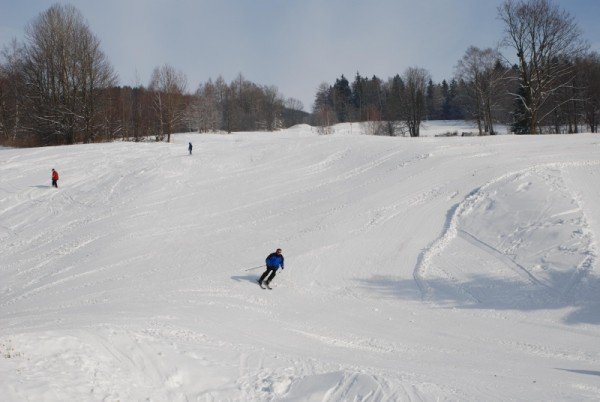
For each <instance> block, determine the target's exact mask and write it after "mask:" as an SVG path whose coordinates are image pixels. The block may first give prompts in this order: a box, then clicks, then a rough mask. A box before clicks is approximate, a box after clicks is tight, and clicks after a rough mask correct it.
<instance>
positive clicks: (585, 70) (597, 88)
mask: <svg viewBox="0 0 600 402" xmlns="http://www.w3.org/2000/svg"><path fill="white" fill-rule="evenodd" d="M577 68H578V71H579V75H580V76H581V80H582V84H583V89H582V98H583V116H584V120H585V122H586V123H587V125H588V126H589V127H590V130H591V132H592V133H597V132H598V125H599V124H600V55H599V54H598V53H591V54H589V55H587V56H586V57H584V58H583V59H581V60H579V61H578V63H577Z"/></svg>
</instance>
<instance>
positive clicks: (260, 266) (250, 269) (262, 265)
mask: <svg viewBox="0 0 600 402" xmlns="http://www.w3.org/2000/svg"><path fill="white" fill-rule="evenodd" d="M262 267H264V264H261V265H259V266H258V267H252V268H248V269H245V270H244V271H252V270H253V269H258V268H262Z"/></svg>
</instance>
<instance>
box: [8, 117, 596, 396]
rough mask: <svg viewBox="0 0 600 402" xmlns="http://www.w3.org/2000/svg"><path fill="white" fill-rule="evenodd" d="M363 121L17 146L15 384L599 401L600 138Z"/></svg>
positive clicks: (116, 390)
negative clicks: (431, 133)
mask: <svg viewBox="0 0 600 402" xmlns="http://www.w3.org/2000/svg"><path fill="white" fill-rule="evenodd" d="M357 134H359V133H353V135H348V134H334V135H328V136H318V135H317V134H316V132H314V130H312V129H311V128H310V127H308V126H297V127H294V128H292V129H289V130H287V131H282V132H278V133H239V134H233V135H176V136H174V142H173V143H171V144H165V143H144V144H135V143H112V144H93V145H76V146H69V147H49V148H36V149H18V150H16V149H8V150H2V151H0V275H1V278H2V281H1V282H0V395H2V396H3V397H2V400H7V401H12V400H53V401H65V400H121V401H129V400H146V399H149V400H155V401H163V400H175V401H178V400H202V401H207V400H208V401H210V400H214V401H224V400H236V401H238V400H239V401H248V400H292V401H301V400H302V401H304V400H309V401H322V400H326V401H338V400H349V401H361V400H409V401H412V400H419V401H420V400H427V401H428V400H474V401H475V400H477V401H481V400H510V399H513V400H597V399H599V398H600V385H599V383H598V378H599V376H600V350H599V348H598V336H599V335H600V275H599V273H598V246H597V244H598V236H600V208H599V207H598V200H600V186H599V184H600V137H598V136H597V135H590V134H587V135H575V136H567V135H562V136H523V137H516V136H498V137H486V138H432V137H430V138H417V139H411V138H386V137H373V136H365V135H357ZM188 141H192V142H193V143H194V155H193V156H189V155H187V143H188ZM53 167H54V168H56V169H57V170H58V171H59V172H60V174H61V180H60V181H59V186H60V188H59V189H58V190H55V189H53V188H50V187H49V184H50V183H49V176H50V169H51V168H53ZM277 247H281V248H282V249H283V252H284V255H285V257H286V268H285V270H284V271H282V272H280V273H278V275H277V277H276V278H275V280H274V282H273V285H274V290H272V291H269V290H262V289H260V288H259V287H258V286H257V285H256V283H255V282H254V281H255V279H256V278H257V276H258V275H260V273H261V272H262V270H261V269H260V268H258V269H252V268H253V267H256V266H259V265H261V264H262V263H263V262H264V258H265V257H266V255H267V254H268V253H270V252H272V251H273V250H274V249H275V248H277Z"/></svg>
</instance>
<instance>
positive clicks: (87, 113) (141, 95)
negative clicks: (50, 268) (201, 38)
mask: <svg viewBox="0 0 600 402" xmlns="http://www.w3.org/2000/svg"><path fill="white" fill-rule="evenodd" d="M0 56H1V57H0V144H11V145H16V146H33V145H55V144H73V143H78V142H96V141H111V140H115V139H125V140H134V141H140V140H144V139H148V138H151V139H154V140H157V141H158V140H163V139H166V140H167V141H170V137H171V134H172V133H174V132H181V131H199V132H203V131H215V130H223V131H227V132H231V131H237V130H275V129H278V128H281V127H287V126H290V125H293V124H298V123H301V122H305V121H306V120H307V113H305V112H303V111H302V109H303V105H302V103H301V102H300V101H298V100H296V99H293V98H290V99H285V98H284V97H283V96H282V95H281V94H280V93H279V92H278V90H277V88H276V87H273V86H260V85H257V84H254V83H252V82H250V81H248V80H246V79H244V77H243V76H242V75H241V74H240V75H239V76H238V77H237V78H236V79H235V80H234V81H232V82H231V83H230V84H227V83H225V81H224V80H223V79H222V78H219V79H217V80H216V82H214V83H213V82H212V81H211V80H209V81H208V82H206V83H204V84H201V85H200V86H199V88H198V90H197V91H196V92H195V93H194V94H190V93H188V92H187V91H188V83H187V78H186V76H185V74H183V73H182V72H180V71H178V70H176V69H175V68H174V67H173V66H171V65H169V64H165V65H163V66H160V67H156V68H155V69H154V71H153V73H152V76H151V78H150V82H149V84H148V86H146V87H144V86H141V85H137V86H136V87H133V88H132V87H129V86H125V87H120V86H117V76H116V74H115V72H114V70H113V68H112V66H111V65H110V63H109V61H108V58H107V57H106V55H105V54H104V53H103V52H102V50H101V49H100V41H99V40H98V38H97V37H96V36H95V35H94V34H93V33H92V32H91V30H90V29H89V27H88V26H87V23H86V22H85V19H84V18H83V16H82V15H81V13H80V12H79V11H78V10H77V9H76V8H75V7H73V6H70V5H60V4H57V5H54V6H52V7H50V8H49V9H48V10H46V11H45V12H43V13H41V14H40V15H39V16H38V17H37V18H36V19H35V20H33V21H32V22H31V23H30V24H29V25H28V26H27V28H26V35H25V40H24V41H23V42H22V43H19V42H17V41H16V40H14V41H13V42H12V44H11V45H10V46H8V47H6V48H5V49H4V50H3V51H2V53H1V55H0Z"/></svg>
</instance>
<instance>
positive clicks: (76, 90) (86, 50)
mask: <svg viewBox="0 0 600 402" xmlns="http://www.w3.org/2000/svg"><path fill="white" fill-rule="evenodd" d="M25 34H26V35H25V36H26V41H25V43H23V44H19V43H17V42H16V41H14V42H13V44H12V46H11V47H9V48H8V49H5V50H4V60H5V62H4V63H3V64H2V68H1V69H0V77H2V80H1V82H2V87H1V89H0V96H1V101H0V109H1V111H0V116H1V118H2V121H1V122H0V129H1V132H2V138H4V139H7V137H8V138H12V139H13V140H17V139H21V140H23V141H25V142H30V143H34V142H35V143H40V144H44V145H48V144H72V143H74V142H77V141H80V142H81V141H82V142H91V141H94V140H95V137H96V135H98V133H100V132H101V131H102V126H103V121H102V120H103V113H102V108H103V106H104V105H103V92H104V91H105V90H107V89H108V88H110V87H111V86H113V85H115V83H116V75H115V73H114V72H113V69H112V67H111V66H110V64H109V63H108V60H107V58H106V56H105V55H104V53H102V51H101V50H100V42H99V40H98V39H97V38H96V37H95V36H94V34H93V33H92V32H91V31H90V30H89V28H88V27H87V25H86V24H85V22H84V20H83V17H82V15H81V14H80V13H79V11H78V10H77V9H76V8H74V7H72V6H68V5H65V6H62V5H55V6H52V7H51V8H50V9H48V10H47V11H46V12H44V13H42V14H41V15H40V16H39V17H37V18H36V19H35V20H34V21H33V22H32V23H31V24H29V25H28V26H27V28H26V31H25Z"/></svg>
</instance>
